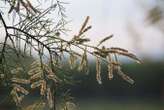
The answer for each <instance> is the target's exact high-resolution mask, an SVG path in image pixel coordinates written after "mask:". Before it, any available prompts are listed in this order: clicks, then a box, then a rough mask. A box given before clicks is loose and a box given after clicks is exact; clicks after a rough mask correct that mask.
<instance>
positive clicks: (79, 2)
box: [66, 0, 164, 58]
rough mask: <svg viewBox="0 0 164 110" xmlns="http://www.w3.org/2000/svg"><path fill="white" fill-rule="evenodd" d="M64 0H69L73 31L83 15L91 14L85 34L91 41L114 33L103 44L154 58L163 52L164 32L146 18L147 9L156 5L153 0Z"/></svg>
mask: <svg viewBox="0 0 164 110" xmlns="http://www.w3.org/2000/svg"><path fill="white" fill-rule="evenodd" d="M67 1H68V2H69V3H70V4H69V5H68V6H67V7H66V8H67V15H68V17H69V19H71V20H72V23H71V24H72V25H71V28H72V29H73V32H77V31H78V29H79V27H80V25H81V23H82V22H83V20H84V19H85V17H86V16H90V17H91V19H90V24H91V25H92V26H93V29H92V30H91V31H90V32H89V33H88V35H89V37H90V38H91V39H92V40H93V41H92V43H94V44H95V43H97V41H98V40H100V39H101V38H102V37H105V36H106V35H109V34H114V38H113V39H111V41H109V42H107V43H105V45H106V46H111V45H113V46H119V47H123V48H127V49H129V50H131V51H132V52H136V53H137V54H138V55H141V56H142V55H147V56H149V57H155V58H157V57H162V56H163V55H164V52H163V51H161V50H162V46H164V44H163V43H164V42H163V40H162V37H163V34H161V33H160V31H158V30H157V29H155V28H154V27H152V26H148V25H147V23H146V21H145V15H146V12H147V11H148V10H149V9H151V8H152V6H154V5H155V2H154V0H67ZM134 34H135V35H134ZM134 36H135V37H136V38H135V37H134ZM133 38H135V39H133ZM140 39H141V41H142V42H141V41H140ZM138 41H139V42H138Z"/></svg>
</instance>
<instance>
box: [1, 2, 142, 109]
mask: <svg viewBox="0 0 164 110" xmlns="http://www.w3.org/2000/svg"><path fill="white" fill-rule="evenodd" d="M0 2H2V3H4V4H5V5H6V6H7V7H8V8H6V9H5V10H7V11H8V12H7V13H5V11H4V9H2V10H1V12H0V21H1V26H2V27H3V28H4V30H5V38H4V41H1V42H0V45H1V50H0V66H1V70H0V76H1V77H0V78H1V81H3V82H5V85H6V84H7V86H11V87H12V88H13V89H12V90H11V95H12V96H13V100H14V101H15V103H16V105H18V106H20V105H21V101H22V99H23V97H24V96H25V95H27V94H29V90H30V89H35V88H38V89H39V90H40V95H41V99H42V101H43V102H45V103H46V104H47V106H48V107H49V108H50V109H53V110H55V109H56V102H57V100H56V93H57V90H59V89H60V87H61V86H63V85H64V84H68V83H69V82H70V81H69V78H67V76H66V75H62V74H59V73H60V72H59V71H62V72H63V71H65V72H68V70H67V69H63V65H62V62H63V59H64V57H63V56H65V55H69V56H70V57H69V61H68V63H69V65H70V69H76V68H77V69H78V70H79V71H84V72H86V73H88V72H89V68H88V57H87V56H88V54H91V55H92V56H93V57H95V59H96V75H95V76H96V79H97V82H98V83H99V84H102V82H103V81H102V80H101V62H105V64H106V65H107V67H108V70H107V71H108V78H109V79H110V80H111V79H112V78H113V77H114V74H113V71H114V70H116V71H117V74H118V75H119V76H121V77H122V78H123V79H124V80H125V81H127V82H129V83H130V84H133V83H134V81H133V80H132V79H131V78H130V77H129V76H127V75H126V74H124V73H123V72H122V70H121V63H120V62H119V59H118V58H117V57H118V56H120V55H122V56H126V57H129V58H131V59H133V60H135V61H136V62H137V63H140V62H141V61H140V60H139V59H138V58H137V57H136V56H135V55H134V54H132V53H130V52H129V51H128V50H125V49H122V48H119V47H110V48H107V47H105V46H102V45H103V43H104V42H105V41H107V40H110V38H112V37H113V35H109V36H107V37H105V38H103V39H102V40H101V41H100V42H99V43H98V44H97V45H95V46H94V45H89V44H88V42H90V39H89V38H88V37H87V36H85V33H86V32H88V31H89V30H90V29H91V28H92V27H91V26H90V25H88V24H89V20H90V17H89V16H87V17H86V19H85V20H84V23H83V24H82V26H81V28H80V30H79V32H78V33H77V34H75V35H73V37H72V39H71V40H65V39H64V38H63V37H62V36H63V35H64V34H66V33H67V29H66V28H65V25H66V24H67V23H68V22H67V20H66V15H65V8H64V4H66V3H64V2H61V1H58V0H56V1H55V0H52V1H51V0H50V1H49V2H51V4H50V6H49V7H46V8H44V7H41V6H38V5H37V6H36V5H34V4H33V2H32V0H31V1H30V0H0ZM42 2H43V1H42V0H38V1H37V4H40V5H42ZM45 2H47V1H45ZM3 11H4V12H3ZM55 12H57V16H55ZM11 14H14V16H12V18H13V19H14V21H13V22H12V23H11V24H12V25H10V24H8V23H7V22H8V20H7V19H5V16H6V15H11ZM50 16H53V17H58V18H59V19H57V20H56V19H52V18H51V17H50ZM16 18H17V19H16ZM75 47H76V48H78V50H81V51H83V52H81V53H79V51H77V49H75ZM9 49H11V51H12V52H13V53H14V54H15V56H16V57H17V58H18V59H19V58H22V54H20V53H21V52H22V51H23V53H24V54H26V55H30V56H32V57H34V61H33V62H31V64H29V65H27V67H28V69H26V71H25V68H24V67H23V66H22V65H20V64H17V62H14V63H15V64H14V65H12V67H10V68H11V69H9V70H7V69H6V68H9V63H8V62H7V59H8V57H9V54H8V53H10V51H8V50H9ZM21 73H24V74H25V77H22V76H21V75H23V74H21ZM18 74H19V75H18ZM70 80H71V79H70ZM69 84H70V83H69ZM28 85H30V87H29V88H28ZM68 99H70V100H72V98H66V100H65V101H64V102H65V104H64V108H63V109H64V110H68V107H67V105H68V103H70V102H69V100H68ZM41 105H45V104H41ZM36 106H37V105H36Z"/></svg>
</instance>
